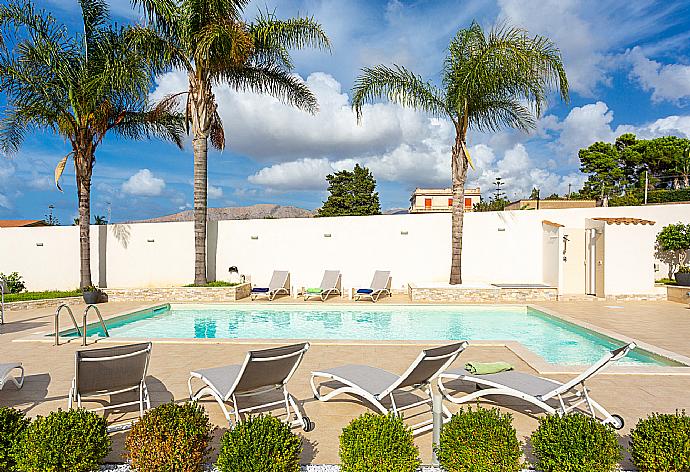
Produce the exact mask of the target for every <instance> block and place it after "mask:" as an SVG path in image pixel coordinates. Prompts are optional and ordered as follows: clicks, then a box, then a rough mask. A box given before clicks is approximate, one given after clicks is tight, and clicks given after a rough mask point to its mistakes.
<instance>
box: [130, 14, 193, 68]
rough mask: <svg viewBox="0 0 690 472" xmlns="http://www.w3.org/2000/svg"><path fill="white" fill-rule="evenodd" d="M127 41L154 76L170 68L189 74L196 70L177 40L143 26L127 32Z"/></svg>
mask: <svg viewBox="0 0 690 472" xmlns="http://www.w3.org/2000/svg"><path fill="white" fill-rule="evenodd" d="M125 40H126V42H127V43H128V44H129V47H131V48H132V49H133V50H135V51H136V52H138V53H139V54H140V56H141V57H142V58H145V59H146V60H147V62H148V64H149V67H150V68H151V71H152V73H153V74H154V75H158V74H161V73H163V72H166V71H167V70H169V69H170V68H174V69H182V70H185V71H187V72H189V71H191V70H193V69H194V64H193V63H192V62H191V60H190V59H189V56H188V54H187V52H186V51H185V49H184V47H183V46H182V45H181V44H180V43H179V41H178V40H177V39H176V38H173V37H170V36H166V35H165V33H163V32H161V31H157V30H155V29H152V28H145V27H143V26H132V27H131V28H127V30H126V32H125Z"/></svg>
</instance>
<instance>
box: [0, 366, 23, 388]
mask: <svg viewBox="0 0 690 472" xmlns="http://www.w3.org/2000/svg"><path fill="white" fill-rule="evenodd" d="M15 370H19V380H17V377H15V376H14V375H12V373H13V371H15ZM8 381H11V382H12V383H14V385H16V386H17V388H22V385H24V367H22V364H21V362H10V363H8V364H0V390H2V389H3V388H4V387H5V384H6V383H7V382H8Z"/></svg>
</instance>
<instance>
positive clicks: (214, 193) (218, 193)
mask: <svg viewBox="0 0 690 472" xmlns="http://www.w3.org/2000/svg"><path fill="white" fill-rule="evenodd" d="M222 196H223V189H222V188H221V187H215V186H213V185H210V184H209V186H208V197H209V198H220V197H222Z"/></svg>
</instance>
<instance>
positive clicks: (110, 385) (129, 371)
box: [67, 342, 152, 431]
mask: <svg viewBox="0 0 690 472" xmlns="http://www.w3.org/2000/svg"><path fill="white" fill-rule="evenodd" d="M151 347H152V344H151V343H150V342H147V343H139V344H128V345H124V346H113V347H105V348H101V349H89V350H83V351H77V352H75V353H74V379H72V387H71V388H70V391H69V398H68V400H67V407H68V408H72V405H73V404H74V402H75V401H76V403H77V407H78V408H81V407H82V400H84V399H86V398H94V397H103V396H105V395H110V396H111V403H110V405H108V406H103V407H99V408H91V409H90V411H100V410H111V409H113V408H120V407H123V406H129V405H139V416H144V411H145V410H147V409H149V408H151V400H150V399H149V391H148V388H147V387H146V372H147V371H148V366H149V359H150V358H151ZM131 391H136V392H137V393H138V394H139V399H138V400H134V401H127V402H124V403H113V402H112V398H113V395H116V394H119V393H123V392H131ZM131 425H132V423H131V422H128V423H126V424H121V425H113V426H110V427H108V430H109V431H119V430H124V429H128V428H129V427H131Z"/></svg>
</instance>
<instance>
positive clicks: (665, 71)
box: [626, 46, 690, 102]
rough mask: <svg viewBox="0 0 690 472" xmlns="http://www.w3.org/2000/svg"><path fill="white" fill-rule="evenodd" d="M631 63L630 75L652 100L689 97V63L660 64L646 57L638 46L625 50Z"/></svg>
mask: <svg viewBox="0 0 690 472" xmlns="http://www.w3.org/2000/svg"><path fill="white" fill-rule="evenodd" d="M626 55H627V58H628V60H629V61H630V63H631V64H632V71H631V72H630V75H631V77H632V78H633V79H635V80H637V81H638V82H639V83H640V85H641V86H642V88H643V89H644V90H646V91H650V90H651V91H652V101H654V102H661V101H664V100H667V101H671V102H678V101H679V100H681V99H686V98H689V97H690V65H683V64H662V63H660V62H657V61H653V60H651V59H649V58H647V57H646V56H645V54H644V52H643V51H642V49H641V48H640V47H639V46H636V47H634V48H633V49H632V50H630V51H628V52H627V54H626Z"/></svg>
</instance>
